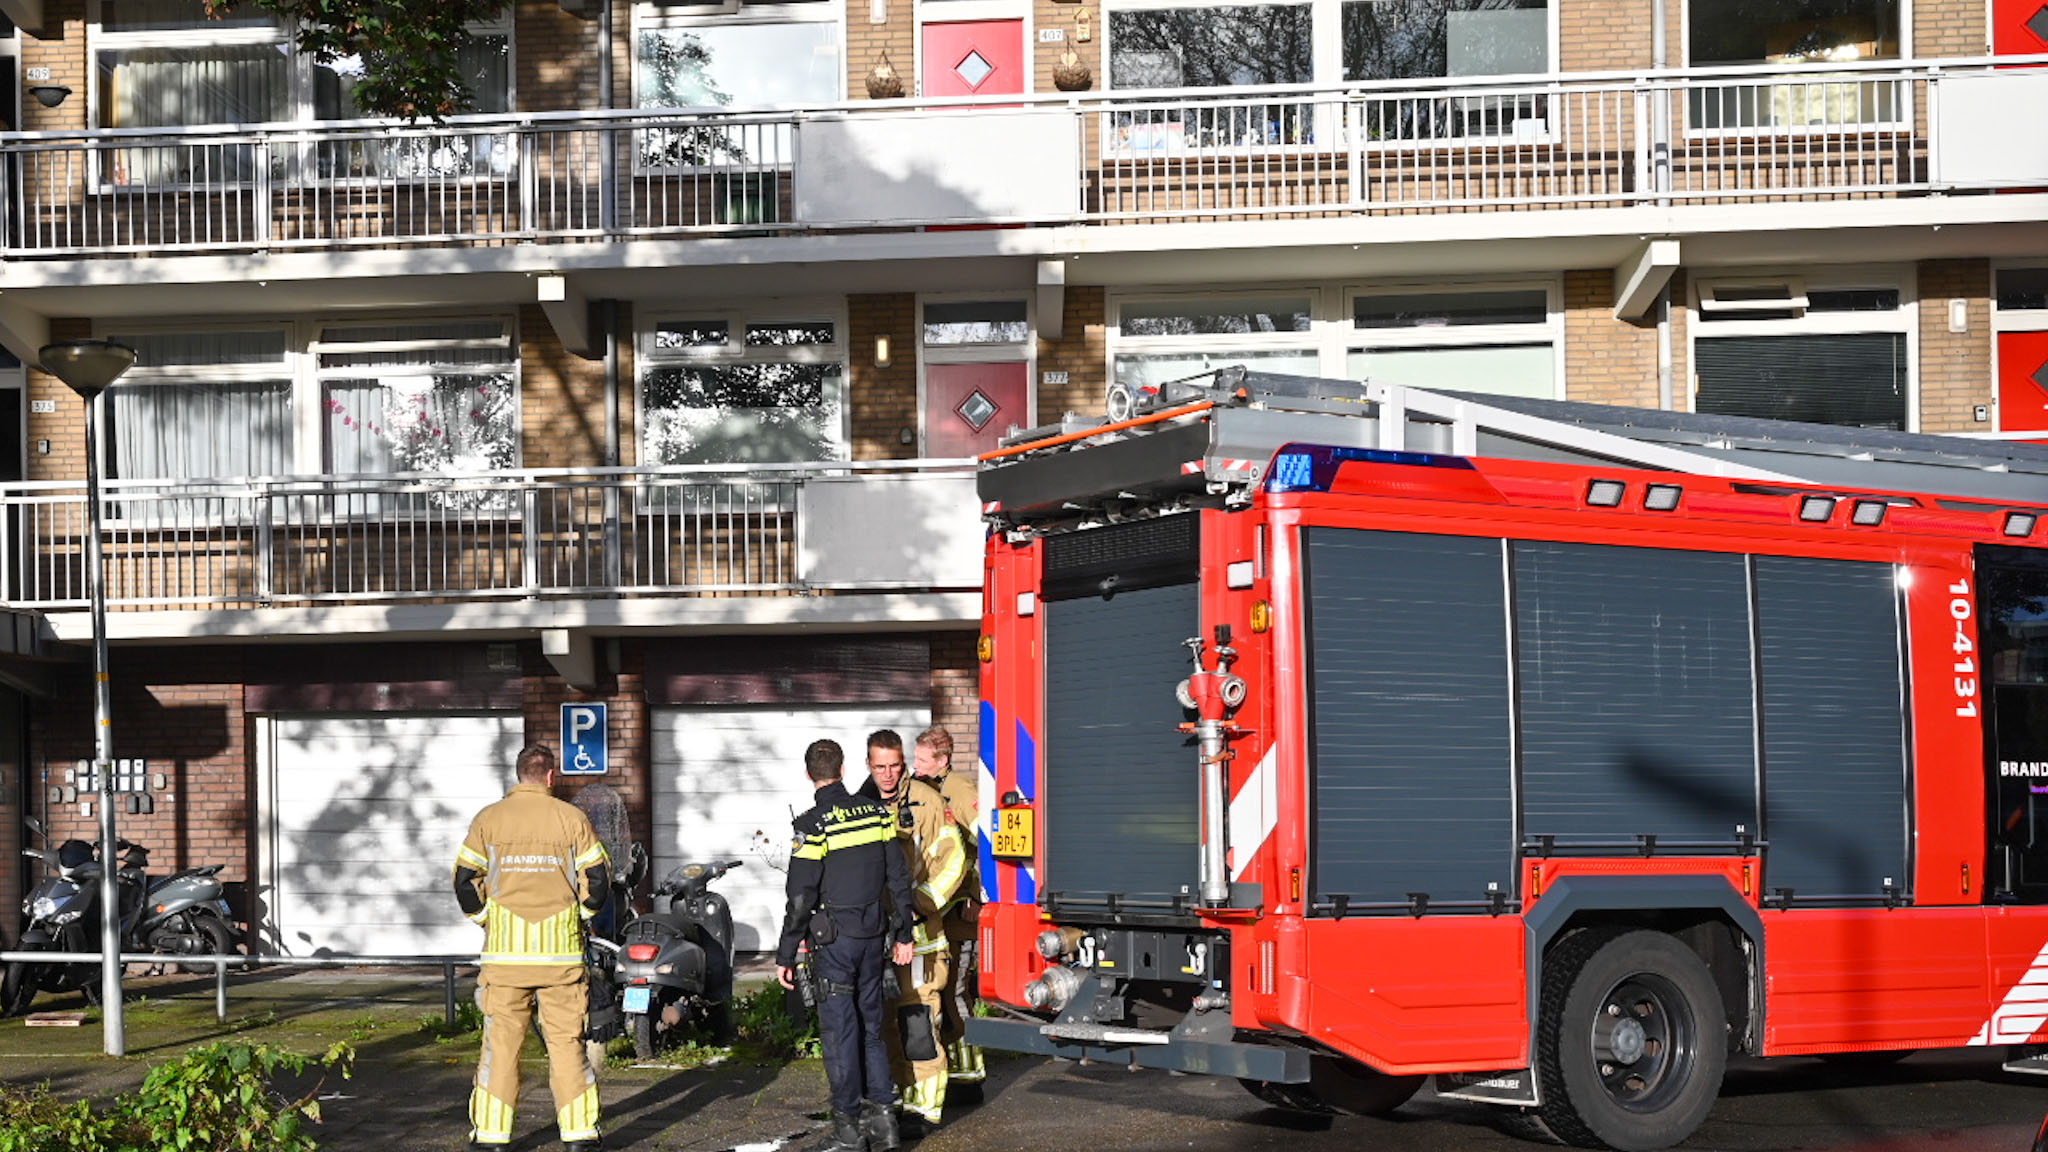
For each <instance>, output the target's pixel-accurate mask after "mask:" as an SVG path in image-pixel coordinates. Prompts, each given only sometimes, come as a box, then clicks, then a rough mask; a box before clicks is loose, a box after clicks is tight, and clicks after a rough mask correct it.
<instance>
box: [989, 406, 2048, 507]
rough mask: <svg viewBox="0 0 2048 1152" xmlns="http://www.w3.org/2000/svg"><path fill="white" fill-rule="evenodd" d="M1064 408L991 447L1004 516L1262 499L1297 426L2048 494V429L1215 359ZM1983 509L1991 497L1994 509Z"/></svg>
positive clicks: (1393, 439)
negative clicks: (1979, 426) (1210, 365)
mask: <svg viewBox="0 0 2048 1152" xmlns="http://www.w3.org/2000/svg"><path fill="white" fill-rule="evenodd" d="M1109 401H1110V402H1109V405H1108V408H1109V416H1108V417H1094V418H1091V417H1082V416H1076V415H1072V414H1069V415H1068V416H1067V418H1066V419H1064V420H1063V421H1061V422H1060V423H1059V424H1053V425H1046V426H1043V427H1039V428H1032V429H1028V430H1024V431H1020V432H1017V433H1014V434H1012V435H1010V436H1008V437H1006V438H1005V439H1004V440H1003V442H1002V446H1001V447H999V448H998V449H996V450H995V451H993V452H990V453H987V454H986V455H984V456H983V457H982V464H983V469H982V473H981V476H980V484H979V487H980V493H981V501H982V511H983V513H984V515H985V517H986V518H987V519H989V520H990V521H991V522H992V523H993V524H995V525H996V526H997V527H1010V526H1015V525H1020V524H1026V523H1033V522H1040V523H1042V522H1045V521H1058V520H1068V519H1073V518H1076V517H1081V518H1086V517H1089V516H1093V515H1108V516H1110V517H1112V518H1114V517H1116V516H1117V515H1119V513H1120V512H1123V511H1126V510H1132V509H1144V510H1146V511H1148V512H1159V511H1165V510H1169V509H1171V508H1175V507H1183V506H1193V505H1197V504H1201V503H1215V502H1223V503H1232V502H1238V501H1242V500H1245V499H1248V498H1249V494H1250V493H1251V492H1252V491H1253V490H1254V489H1255V488H1256V487H1257V486H1258V483H1259V481H1260V480H1261V479H1262V478H1263V475H1264V472H1265V469H1266V467H1267V465H1268V464H1269V462H1270V461H1271V460H1272V458H1273V454H1274V453H1275V452H1277V451H1278V450H1279V449H1280V448H1281V447H1283V446H1284V445H1287V444H1290V443H1302V444H1324V445H1331V446H1335V447H1343V448H1360V449H1370V450H1380V451H1388V452H1418V453H1431V454H1437V455H1453V456H1497V457H1506V458H1510V459H1521V460H1554V461H1567V462H1568V461H1577V462H1585V463H1594V464H1604V465H1611V466H1620V467H1626V468H1643V469H1652V470H1659V471H1670V472H1684V473H1693V474H1697V475H1707V476H1724V477H1729V478H1732V479H1742V480H1749V481H1753V482H1762V483H1771V482H1777V483H1796V484H1811V485H1820V486H1824V487H1837V488H1841V489H1844V490H1892V491H1914V492H1924V493H1929V494H1932V495H1935V496H1937V497H1948V498H1951V499H1953V500H1956V501H1960V502H1963V504H1964V506H1968V505H1969V503H1970V502H1979V503H1982V504H1984V505H1987V506H1988V507H1999V506H2003V505H2005V504H2007V503H2010V502H2015V501H2017V502H2021V503H2027V504H2035V505H2038V504H2039V503H2041V502H2043V501H2048V445H2043V444H2035V443H2028V442H2024V441H2005V440H1991V439H1978V438H1972V437H1962V436H1942V435H1931V434H1922V433H1909V432H1893V431H1889V430H1885V429H1874V428H1847V427H1841V426H1838V425H1832V424H1805V423H1796V422H1791V421H1782V420H1765V419H1758V418H1754V417H1741V416H1709V415H1699V414H1696V413H1686V412H1667V411H1663V410H1660V409H1652V408H1623V407H1617V406H1613V405H1607V404H1586V403H1574V402H1568V401H1558V400H1535V399H1527V398H1522V397H1512V396H1495V395H1480V394H1475V393H1459V392H1436V391H1426V390H1424V389H1420V388H1410V387H1404V386H1401V385H1395V384H1380V383H1373V382H1370V381H1366V382H1359V381H1353V380H1331V379H1322V378H1317V377H1307V376H1286V375H1280V374H1277V373H1269V372H1253V371H1249V370H1247V369H1245V368H1243V367H1227V368H1219V369H1216V370H1214V371H1211V372H1206V373H1203V374H1201V375H1198V376H1192V377H1188V378H1186V379H1183V380H1176V381H1172V382H1169V383H1167V384H1164V385H1161V386H1159V387H1158V388H1157V389H1152V390H1144V391H1136V390H1131V389H1129V388H1127V387H1124V386H1122V385H1113V386H1112V387H1111V389H1110V394H1109ZM1987 510H1988V508H1987Z"/></svg>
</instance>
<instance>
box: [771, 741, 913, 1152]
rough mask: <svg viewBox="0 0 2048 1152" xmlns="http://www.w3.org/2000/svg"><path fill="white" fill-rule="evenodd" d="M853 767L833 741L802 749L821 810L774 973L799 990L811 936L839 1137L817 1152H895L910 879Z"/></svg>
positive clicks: (797, 862) (793, 862) (800, 854)
mask: <svg viewBox="0 0 2048 1152" xmlns="http://www.w3.org/2000/svg"><path fill="white" fill-rule="evenodd" d="M845 764H846V753H845V752H843V751H842V750H841V749H840V747H839V745H838V744H837V743H834V742H833V741H831V740H819V741H817V742H815V743H813V744H812V745H811V746H810V747H809V748H807V749H805V750H804V774H805V775H806V776H808V777H809V778H810V781H811V784H812V786H813V787H815V788H816V789H817V803H816V804H814V805H813V806H812V807H811V809H810V811H808V812H805V813H804V814H803V815H801V816H799V817H797V818H796V821H795V829H796V845H795V847H794V848H792V849H791V851H790V854H789V908H788V913H787V915H786V916H785V917H784V919H783V922H782V939H781V941H780V944H779V945H778V947H777V948H776V950H775V974H776V977H777V978H778V979H779V980H781V981H782V986H783V987H784V988H794V987H795V986H796V972H795V967H796V950H797V945H798V944H799V943H801V942H802V941H803V939H804V937H805V936H806V935H809V936H810V939H811V964H812V966H813V969H814V971H815V973H816V976H817V978H818V983H819V989H820V993H821V996H820V1002H819V1004H818V1028H819V1033H820V1041H821V1046H822V1048H823V1049H824V1057H825V1079H826V1081H827V1082H828V1083H829V1084H830V1085H831V1090H832V1133H831V1135H830V1136H829V1137H827V1138H826V1139H825V1140H824V1141H823V1142H821V1143H820V1144H818V1145H817V1146H816V1152H864V1150H872V1152H887V1150H889V1149H893V1148H895V1147H897V1145H898V1136H897V1131H896V1121H895V1117H894V1115H893V1114H892V1113H891V1112H890V1111H889V1097H890V1091H891V1089H890V1084H889V1052H888V1049H887V1047H886V1046H885V1044H884V1041H883V1039H882V1028H883V1020H884V1017H883V1011H882V1002H883V997H882V976H883V973H884V971H886V969H885V965H886V964H888V963H890V962H891V961H894V962H896V963H905V962H908V961H909V959H910V954H911V953H910V938H911V925H910V918H909V915H908V909H909V908H910V906H911V895H910V873H909V870H908V869H906V868H905V867H904V866H903V854H902V853H901V852H900V851H898V850H897V849H896V848H895V845H894V841H895V838H896V830H895V828H894V827H892V826H891V824H890V818H889V814H888V813H887V812H885V811H883V810H882V809H881V808H880V807H879V806H877V805H875V804H874V803H872V802H870V801H867V800H863V799H860V798H857V797H855V796H853V795H852V794H850V793H848V792H847V790H846V786H845V785H844V784H842V783H840V775H841V773H842V771H843V770H844V768H845ZM885 896H886V897H887V899H886V901H885V900H884V897H885Z"/></svg>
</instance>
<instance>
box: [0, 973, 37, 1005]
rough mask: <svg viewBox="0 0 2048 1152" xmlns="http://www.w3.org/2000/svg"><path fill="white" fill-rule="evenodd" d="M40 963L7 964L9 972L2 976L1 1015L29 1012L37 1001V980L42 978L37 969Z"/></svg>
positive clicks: (0, 984)
mask: <svg viewBox="0 0 2048 1152" xmlns="http://www.w3.org/2000/svg"><path fill="white" fill-rule="evenodd" d="M41 967H42V965H40V964H31V963H28V962H25V961H16V962H15V963H12V964H9V965H8V966H7V974H6V976H5V977H4V978H0V1015H5V1016H21V1015H24V1014H26V1013H27V1012H28V1006H29V1005H30V1004H33V1003H35V999H36V982H37V981H38V980H39V979H41V975H42V974H41V973H40V972H38V971H37V969H39V968H41Z"/></svg>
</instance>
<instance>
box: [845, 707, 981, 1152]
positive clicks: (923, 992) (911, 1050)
mask: <svg viewBox="0 0 2048 1152" xmlns="http://www.w3.org/2000/svg"><path fill="white" fill-rule="evenodd" d="M904 768H905V766H904V763H903V737H901V736H898V735H897V734H896V733H894V732H891V731H889V730H888V729H886V728H884V729H882V730H881V731H879V732H876V733H874V734H873V735H870V736H869V737H868V782H867V783H866V784H863V785H862V786H861V790H860V794H861V795H862V796H866V797H868V798H870V799H873V800H877V801H879V802H880V803H882V804H884V805H886V806H887V807H888V809H889V811H890V812H891V814H892V815H893V816H894V817H895V822H896V832H897V842H898V843H899V844H900V845H901V846H902V848H903V856H904V859H905V860H906V861H907V862H908V864H909V865H910V884H911V892H912V899H913V900H914V901H915V902H916V910H917V926H916V928H915V929H914V930H913V932H912V935H911V953H912V955H911V958H910V963H908V964H907V965H903V966H901V967H900V968H899V969H898V971H897V981H898V990H897V996H896V1004H895V1012H894V1015H895V1017H896V1020H897V1026H896V1027H895V1028H892V1029H890V1030H889V1033H888V1038H889V1070H890V1073H891V1074H892V1075H893V1076H894V1077H895V1080H896V1087H897V1089H898V1090H899V1093H900V1095H901V1097H902V1100H903V1114H902V1117H901V1125H902V1134H903V1137H904V1138H905V1139H915V1138H917V1137H920V1136H923V1135H924V1134H925V1133H926V1132H927V1131H929V1130H930V1129H932V1128H934V1127H937V1126H938V1123H939V1119H940V1117H941V1116H942V1115H943V1113H944V1112H945V1109H946V1080H947V1071H946V1056H945V1053H943V1052H941V1051H940V1050H939V1030H940V1027H941V1023H942V1021H943V1018H944V1015H945V1004H944V1002H945V1000H946V999H948V989H949V988H950V987H951V985H952V979H951V969H950V967H949V965H948V962H947V961H948V956H949V954H950V951H951V948H950V944H949V942H948V941H947V939H946V912H947V910H948V909H949V908H951V907H952V906H953V902H954V900H955V899H956V897H957V895H958V893H959V890H960V880H961V878H962V877H963V876H965V875H966V872H967V854H966V853H965V852H963V851H962V850H961V847H960V831H959V829H958V828H957V827H955V826H954V824H953V821H952V819H951V818H950V817H948V816H947V815H946V801H945V798H944V797H942V796H940V795H939V790H938V789H936V788H934V787H932V786H931V785H929V784H927V783H925V782H924V781H922V780H915V779H912V778H911V777H910V776H909V775H908V774H907V773H906V772H905V771H904Z"/></svg>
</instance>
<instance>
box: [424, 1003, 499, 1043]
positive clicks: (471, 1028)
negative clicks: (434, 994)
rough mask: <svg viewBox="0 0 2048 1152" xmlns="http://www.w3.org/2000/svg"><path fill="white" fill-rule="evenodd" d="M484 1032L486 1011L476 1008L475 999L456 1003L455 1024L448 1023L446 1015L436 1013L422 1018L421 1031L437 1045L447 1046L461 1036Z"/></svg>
mask: <svg viewBox="0 0 2048 1152" xmlns="http://www.w3.org/2000/svg"><path fill="white" fill-rule="evenodd" d="M483 1030H484V1010H483V1009H481V1008H479V1007H477V1006H476V1001H475V1000H473V999H465V1000H460V1001H457V1002H456V1005H455V1023H453V1024H450V1023H448V1016H447V1014H446V1013H435V1014H434V1015H431V1016H422V1017H420V1031H421V1032H422V1033H423V1034H425V1035H426V1036H427V1037H428V1038H429V1039H431V1040H433V1041H434V1043H436V1044H445V1043H447V1042H448V1041H450V1040H453V1039H456V1038H457V1037H461V1036H469V1035H472V1034H474V1033H478V1032H482V1031H483Z"/></svg>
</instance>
